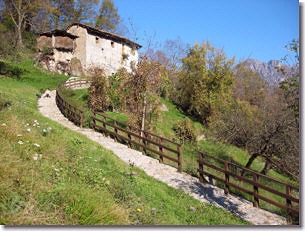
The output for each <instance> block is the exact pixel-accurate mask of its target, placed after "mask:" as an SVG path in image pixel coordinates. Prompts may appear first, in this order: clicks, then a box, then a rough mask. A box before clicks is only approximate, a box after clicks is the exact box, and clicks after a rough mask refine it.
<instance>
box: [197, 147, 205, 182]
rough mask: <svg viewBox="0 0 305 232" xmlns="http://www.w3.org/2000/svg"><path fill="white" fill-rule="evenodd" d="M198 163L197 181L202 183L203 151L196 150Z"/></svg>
mask: <svg viewBox="0 0 305 232" xmlns="http://www.w3.org/2000/svg"><path fill="white" fill-rule="evenodd" d="M198 164H199V168H198V171H199V182H200V183H203V182H204V177H203V173H201V172H203V153H201V152H198Z"/></svg>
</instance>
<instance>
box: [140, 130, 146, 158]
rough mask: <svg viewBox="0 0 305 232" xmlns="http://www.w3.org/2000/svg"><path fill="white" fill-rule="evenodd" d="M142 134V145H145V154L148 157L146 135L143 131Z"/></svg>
mask: <svg viewBox="0 0 305 232" xmlns="http://www.w3.org/2000/svg"><path fill="white" fill-rule="evenodd" d="M141 134H142V143H143V145H144V146H143V153H144V154H145V155H146V140H145V138H146V134H145V131H141Z"/></svg>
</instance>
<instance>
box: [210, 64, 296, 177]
mask: <svg viewBox="0 0 305 232" xmlns="http://www.w3.org/2000/svg"><path fill="white" fill-rule="evenodd" d="M236 76H237V83H238V84H237V85H236V89H235V91H234V93H235V94H234V96H235V99H234V101H233V102H232V103H231V104H230V105H228V107H226V108H224V110H223V111H222V112H221V114H220V115H219V117H218V120H216V121H214V122H213V123H211V124H210V126H211V127H212V128H214V129H215V128H216V131H217V135H218V138H220V139H222V140H223V141H225V142H228V143H231V144H234V145H236V146H238V147H241V148H244V149H246V150H247V151H248V153H249V154H250V157H249V160H248V162H247V163H246V165H245V166H246V167H247V168H249V167H251V164H252V163H253V161H254V160H255V159H256V158H257V157H261V158H263V160H264V161H265V165H264V167H263V168H262V170H261V172H262V173H263V174H267V172H268V170H270V169H271V168H273V169H277V170H278V171H280V172H283V173H285V174H288V175H290V176H291V177H292V178H294V179H296V180H297V179H298V178H299V118H298V117H299V114H298V108H299V107H298V99H299V92H298V85H297V84H295V83H298V81H297V78H296V77H297V76H298V72H296V73H295V74H294V75H292V77H289V78H287V79H286V80H285V81H284V82H282V83H281V85H280V87H278V88H275V89H272V90H270V89H268V88H267V87H266V86H267V85H265V84H264V83H263V81H262V80H260V77H259V75H258V74H257V73H255V72H253V71H249V70H247V69H246V68H244V67H242V66H240V65H237V71H236ZM291 78H293V79H291ZM292 83H294V84H292Z"/></svg>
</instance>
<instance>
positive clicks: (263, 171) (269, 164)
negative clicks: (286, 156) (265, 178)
mask: <svg viewBox="0 0 305 232" xmlns="http://www.w3.org/2000/svg"><path fill="white" fill-rule="evenodd" d="M270 169H271V162H270V160H269V159H268V158H266V162H265V166H264V168H263V170H262V171H261V174H263V175H267V172H268V171H269V170H270Z"/></svg>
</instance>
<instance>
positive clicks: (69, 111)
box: [56, 79, 90, 127]
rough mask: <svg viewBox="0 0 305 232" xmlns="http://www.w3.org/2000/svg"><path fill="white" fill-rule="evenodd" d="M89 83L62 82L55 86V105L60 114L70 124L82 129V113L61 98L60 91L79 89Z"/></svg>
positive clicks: (83, 81) (78, 81) (76, 81)
mask: <svg viewBox="0 0 305 232" xmlns="http://www.w3.org/2000/svg"><path fill="white" fill-rule="evenodd" d="M89 83H90V81H89V80H82V79H76V80H71V81H67V82H62V83H60V84H59V85H58V86H57V89H56V105H57V106H58V108H59V109H60V111H61V113H62V114H63V115H64V116H65V117H66V118H68V119H69V120H70V121H71V122H73V123H74V124H76V125H78V126H80V127H83V125H84V112H83V111H82V110H80V109H78V108H77V107H75V106H73V105H72V104H70V103H69V102H67V101H66V100H65V98H64V97H63V93H62V91H63V89H65V88H72V89H74V88H80V87H81V86H83V85H88V84H89Z"/></svg>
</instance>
